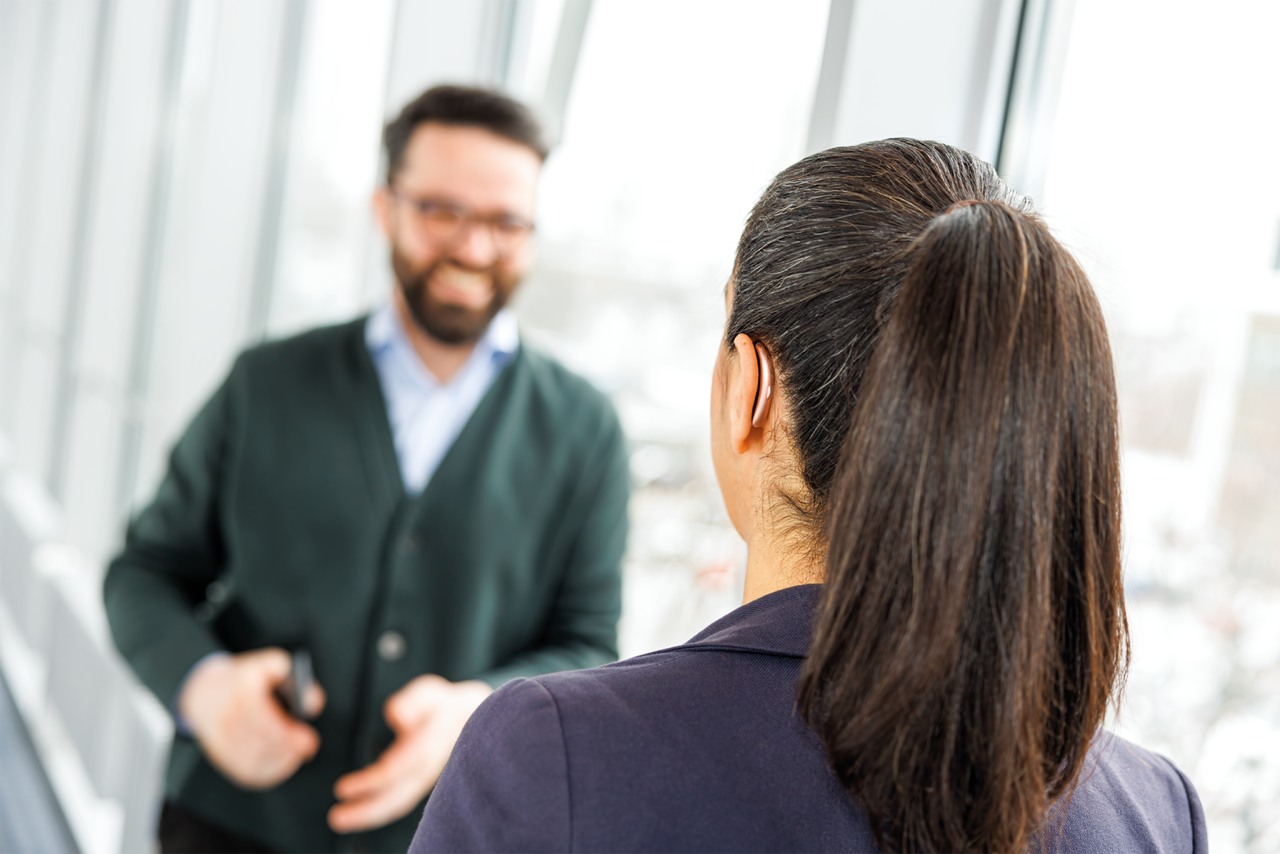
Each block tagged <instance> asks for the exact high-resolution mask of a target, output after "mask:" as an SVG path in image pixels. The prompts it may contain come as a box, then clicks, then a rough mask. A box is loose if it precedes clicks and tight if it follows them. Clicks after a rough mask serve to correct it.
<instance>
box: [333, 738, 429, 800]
mask: <svg viewBox="0 0 1280 854" xmlns="http://www.w3.org/2000/svg"><path fill="white" fill-rule="evenodd" d="M411 761H412V751H411V750H410V747H409V745H408V744H407V743H406V742H405V741H404V740H402V739H396V740H395V741H393V742H391V746H390V747H388V748H387V749H386V750H384V751H383V752H382V755H381V756H379V757H378V759H377V761H376V762H374V763H372V764H370V765H366V766H365V767H363V768H361V769H360V770H359V771H352V772H351V773H350V774H345V775H343V776H342V777H339V778H338V782H337V783H334V785H333V794H334V796H335V797H336V798H338V800H340V801H349V800H354V799H357V798H364V797H367V796H368V795H369V794H370V793H371V792H377V791H380V790H382V789H387V788H390V787H391V786H393V785H395V783H396V782H398V781H399V780H401V779H403V778H404V777H405V774H406V772H407V771H410V770H411V768H410V767H409V766H410V763H411Z"/></svg>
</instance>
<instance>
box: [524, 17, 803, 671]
mask: <svg viewBox="0 0 1280 854" xmlns="http://www.w3.org/2000/svg"><path fill="white" fill-rule="evenodd" d="M827 9H828V3H827V2H826V0H801V2H790V3H786V4H781V3H771V2H739V0H717V2H698V3H687V2H671V0H664V2H646V3H597V4H594V6H593V7H592V10H591V18H590V21H589V23H588V27H587V31H586V35H585V39H584V42H583V46H582V53H581V55H580V57H579V62H578V67H577V74H576V76H575V78H574V90H573V92H572V93H571V97H570V100H569V105H568V109H567V114H566V121H565V128H564V135H563V142H562V144H561V145H560V147H559V149H558V150H557V151H555V152H554V153H553V154H552V156H551V158H550V160H549V161H548V163H547V168H546V172H545V175H544V178H543V184H542V188H541V213H540V217H541V218H540V221H539V224H538V228H539V243H540V253H541V259H540V262H539V264H538V267H537V269H536V271H535V273H534V274H533V275H532V276H531V278H530V281H529V282H528V283H527V284H526V285H525V290H524V294H523V299H522V306H521V309H522V315H521V316H522V320H523V322H524V323H525V325H526V327H527V329H528V331H529V333H530V338H532V339H534V340H535V341H537V342H540V343H543V344H544V345H546V346H549V347H550V348H551V349H553V350H555V351H556V352H557V353H558V354H559V355H560V356H561V357H562V358H564V359H565V360H566V361H567V362H569V363H570V364H571V365H573V366H574V367H575V368H577V369H578V370H580V371H581V372H583V373H585V374H587V375H588V376H590V377H591V378H592V379H593V380H595V381H596V382H597V384H598V385H600V386H601V387H602V388H604V389H606V390H607V391H609V392H610V393H611V394H612V395H613V397H614V400H615V401H616V402H617V404H618V407H619V410H620V412H621V415H622V418H623V421H624V425H625V427H626V430H627V434H628V436H629V437H630V438H631V440H632V443H633V450H634V456H633V461H632V462H633V471H634V473H635V475H636V478H637V481H638V482H639V483H640V484H641V489H640V491H639V492H638V494H637V496H636V499H635V501H634V503H633V511H632V519H633V532H634V533H633V536H632V540H631V542H632V549H631V555H630V558H629V562H628V570H627V597H626V603H625V611H624V617H623V627H622V644H623V654H624V655H630V654H634V653H637V652H642V651H644V650H646V649H651V648H654V647H657V646H663V645H667V644H671V643H680V642H683V641H684V640H687V639H688V638H689V637H690V636H692V635H693V634H694V633H695V632H696V631H697V630H699V629H701V628H702V627H703V626H705V625H706V624H707V622H709V621H710V620H712V619H714V618H715V617H718V616H720V614H722V613H724V612H725V611H728V610H729V609H731V608H733V607H734V606H736V605H737V604H738V602H739V601H740V598H741V597H740V585H741V576H740V567H739V566H738V564H739V563H740V552H739V549H740V548H741V546H740V542H739V541H738V540H737V537H736V535H735V534H734V533H733V531H732V529H731V528H730V527H729V526H728V522H727V520H726V519H725V518H724V514H723V511H722V510H720V509H719V508H720V507H721V502H720V497H719V493H718V491H717V490H716V486H715V482H714V477H713V476H712V473H711V471H710V458H709V455H708V453H707V450H706V448H707V435H708V430H709V427H708V423H707V406H708V405H707V396H708V389H709V388H710V376H711V365H712V362H713V360H714V356H715V349H714V348H715V347H716V342H717V340H718V338H719V335H720V331H721V328H722V326H723V324H724V308H723V287H724V284H725V282H726V280H727V278H728V275H729V271H730V268H731V266H732V263H733V254H734V249H735V245H736V243H737V238H738V234H739V232H740V230H741V228H742V223H743V221H744V219H745V218H746V215H747V213H748V212H749V210H750V208H751V205H752V204H753V203H754V202H755V200H756V198H757V197H758V196H759V194H760V192H761V191H762V190H763V189H764V187H765V186H766V185H767V184H768V182H769V180H770V179H771V178H772V177H773V175H774V174H775V173H776V172H777V171H778V170H779V169H781V168H783V167H784V166H787V165H788V164H790V163H792V162H793V161H795V160H797V159H798V158H799V157H800V156H801V155H802V154H803V151H802V148H803V146H804V142H805V135H806V133H807V130H808V124H809V110H810V106H811V104H812V101H813V92H814V87H815V85H816V82H817V75H818V67H819V63H820V62H821V58H822V47H823V40H824V37H825V32H826V18H827ZM708 508H713V510H709V509H708Z"/></svg>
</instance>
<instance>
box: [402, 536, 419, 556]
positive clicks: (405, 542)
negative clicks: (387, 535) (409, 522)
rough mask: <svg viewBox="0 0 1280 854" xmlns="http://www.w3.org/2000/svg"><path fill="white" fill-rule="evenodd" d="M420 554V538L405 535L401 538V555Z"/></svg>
mask: <svg viewBox="0 0 1280 854" xmlns="http://www.w3.org/2000/svg"><path fill="white" fill-rule="evenodd" d="M417 553H418V538H417V537H415V536H414V535H413V534H405V535H404V536H403V537H401V538H400V554H402V555H406V556H408V555H415V554H417Z"/></svg>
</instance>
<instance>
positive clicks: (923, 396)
mask: <svg viewBox="0 0 1280 854" xmlns="http://www.w3.org/2000/svg"><path fill="white" fill-rule="evenodd" d="M726 333H727V337H726V341H725V342H724V346H725V352H726V356H724V357H722V358H730V359H733V358H738V359H742V358H743V357H744V356H746V355H748V354H750V353H752V352H753V351H754V350H755V345H757V344H758V345H760V348H761V349H762V350H763V351H765V353H767V355H762V356H761V357H760V360H759V362H758V364H760V365H764V364H766V363H768V362H770V361H771V362H772V368H773V370H774V371H775V372H776V374H777V377H776V383H777V386H778V388H777V390H776V394H777V395H778V396H780V398H781V399H783V400H784V401H785V406H784V407H782V412H783V413H784V414H783V415H782V417H783V418H784V420H785V424H784V425H783V433H784V434H785V437H786V446H787V447H786V449H785V450H786V453H785V454H781V455H780V459H783V460H785V461H787V465H789V466H790V468H791V469H792V470H791V471H790V472H787V471H783V472H779V473H778V477H777V480H776V481H775V484H774V486H775V487H776V489H775V491H776V492H778V493H779V494H781V495H782V496H783V500H782V501H775V502H772V503H769V502H766V503H765V504H764V505H763V506H764V507H765V508H766V510H765V511H764V512H766V513H771V514H772V517H771V518H772V520H773V521H772V524H774V525H776V526H778V527H780V528H787V529H789V530H791V531H792V532H795V533H796V534H798V535H801V536H803V537H805V538H806V539H807V540H808V542H809V543H811V545H812V546H813V552H814V553H815V554H824V555H825V574H826V580H827V586H826V591H825V594H824V604H823V607H822V609H821V611H820V614H819V617H818V620H817V625H816V629H815V637H814V643H813V647H812V649H811V652H810V656H809V659H808V661H807V662H806V668H805V672H804V676H803V678H802V680H801V686H800V695H799V699H800V707H801V709H802V711H803V712H804V714H805V715H806V717H807V718H808V719H809V720H810V722H811V724H812V725H813V726H814V728H815V729H816V730H817V732H818V733H819V734H820V736H821V737H822V738H823V740H824V742H825V743H826V745H827V749H828V753H829V754H830V756H831V759H832V763H833V765H834V767H835V770H836V772H837V774H838V775H839V776H840V778H841V780H842V782H843V783H844V784H845V786H846V788H847V789H848V790H849V791H850V792H851V793H852V794H853V795H854V796H855V797H857V798H858V799H859V800H860V801H861V802H862V803H863V804H864V805H865V806H866V807H867V809H868V811H869V812H870V814H871V815H872V816H873V817H874V819H875V822H876V826H877V829H878V832H881V833H882V834H883V840H884V842H885V843H886V844H887V845H889V846H890V847H895V848H896V847H906V848H924V849H930V848H934V849H948V850H969V849H983V848H993V849H997V850H1003V849H1005V848H1013V847H1018V846H1021V845H1022V844H1023V843H1025V841H1026V839H1027V836H1028V834H1029V833H1030V832H1032V831H1033V830H1034V829H1035V828H1036V826H1037V825H1038V824H1039V822H1040V821H1041V820H1042V818H1043V815H1044V812H1045V808H1046V803H1047V799H1049V798H1053V797H1055V796H1057V795H1058V794H1060V793H1061V792H1063V791H1064V790H1065V789H1067V788H1068V787H1069V786H1070V785H1071V783H1072V782H1073V781H1074V779H1075V778H1076V775H1077V773H1078V771H1079V768H1080V766H1081V763H1082V761H1083V758H1084V753H1085V751H1086V750H1087V747H1088V744H1089V741H1090V739H1091V737H1092V735H1093V733H1094V731H1095V730H1096V728H1097V727H1098V726H1099V725H1100V724H1101V721H1102V717H1103V715H1104V712H1105V708H1106V703H1107V700H1108V698H1109V697H1110V696H1111V694H1112V691H1113V689H1114V687H1115V686H1116V685H1117V683H1118V681H1119V679H1120V678H1121V676H1122V673H1123V669H1124V664H1125V661H1126V655H1127V653H1126V647H1125V623H1124V611H1123V602H1122V592H1121V588H1120V570H1119V522H1120V505H1119V498H1120V494H1119V479H1118V441H1117V434H1116V404H1115V390H1114V379H1113V373H1112V366H1111V357H1110V350H1109V347H1108V344H1107V337H1106V329H1105V325H1104V323H1103V320H1102V316H1101V312H1100V310H1099V307H1098V304H1097V300H1096V298H1095V297H1094V295H1093V292H1092V290H1091V288H1090V286H1089V284H1088V281H1087V279H1086V278H1085V276H1084V274H1083V273H1082V271H1081V270H1080V268H1079V267H1078V265H1077V264H1076V263H1075V262H1074V260H1073V259H1072V258H1071V256H1070V255H1069V254H1068V253H1067V252H1066V251H1065V250H1064V249H1063V248H1062V246H1061V245H1060V244H1058V243H1057V241H1056V240H1054V238H1053V237H1052V236H1051V235H1050V234H1049V232H1048V230H1047V229H1046V228H1045V226H1044V225H1043V223H1042V222H1040V220H1039V219H1038V218H1037V217H1036V216H1035V214H1034V213H1033V212H1032V211H1031V209H1030V207H1029V205H1028V203H1027V201H1026V200H1025V199H1024V198H1023V197H1021V196H1019V195H1018V194H1016V193H1015V192H1014V191H1012V190H1011V189H1010V188H1009V187H1008V186H1007V185H1005V184H1004V183H1003V182H1002V181H1001V180H1000V178H999V177H998V176H997V175H996V173H995V172H994V171H993V170H992V169H991V168H990V167H989V166H987V165H986V164H984V163H982V162H980V161H978V160H976V159H975V158H973V157H972V156H970V155H968V154H966V153H964V152H962V151H958V150H956V149H953V148H950V147H948V146H944V145H940V144H937V143H928V142H918V141H915V140H886V141H883V142H878V143H871V144H868V145H862V146H856V147H852V148H840V149H832V150H830V151H826V152H823V153H821V154H817V155H814V156H812V157H809V158H807V159H805V160H803V161H801V162H800V163H797V164H796V165H794V166H792V167H791V168H789V169H787V170H785V171H784V172H783V173H781V174H780V175H779V176H778V177H777V179H775V181H774V182H773V184H772V185H771V186H770V187H769V189H768V190H767V191H766V192H765V194H764V196H763V197H762V198H761V200H760V202H759V203H758V204H757V205H756V208H755V210H754V211H753V212H752V214H751V217H750V219H749V220H748V222H747V226H746V229H745V231H744V233H743V236H742V239H741V241H740V243H739V247H738V258H737V264H736V269H735V274H734V279H733V282H732V288H731V305H730V308H729V319H728V325H727V329H726ZM741 336H745V338H744V337H741ZM744 342H749V346H744Z"/></svg>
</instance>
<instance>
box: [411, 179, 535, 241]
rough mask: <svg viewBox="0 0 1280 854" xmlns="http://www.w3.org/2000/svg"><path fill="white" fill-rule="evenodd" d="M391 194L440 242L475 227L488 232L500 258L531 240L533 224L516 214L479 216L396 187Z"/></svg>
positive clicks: (457, 206) (425, 232) (423, 228)
mask: <svg viewBox="0 0 1280 854" xmlns="http://www.w3.org/2000/svg"><path fill="white" fill-rule="evenodd" d="M387 189H388V191H389V192H390V193H391V195H392V196H393V197H395V199H396V200H397V201H401V202H404V203H405V204H406V205H408V206H409V208H410V210H412V211H413V214H414V220H415V222H416V223H417V225H418V227H419V228H420V229H421V230H422V232H423V233H424V234H426V235H427V236H428V237H430V238H432V239H433V240H436V241H439V242H440V243H445V244H451V243H456V242H458V241H459V240H461V239H462V238H463V236H464V235H465V234H466V233H467V230H468V229H470V228H471V227H472V226H475V225H483V226H486V227H487V228H488V229H489V236H490V237H491V238H492V239H493V246H494V249H495V250H496V251H497V253H498V254H499V255H510V254H511V253H513V252H515V251H517V250H519V249H520V248H521V247H523V246H524V245H525V244H526V243H527V242H528V241H529V235H531V234H533V223H532V222H530V221H529V220H527V219H524V218H523V217H519V216H516V215H515V214H506V213H501V214H492V215H490V216H480V215H478V214H476V213H473V212H472V211H470V210H468V209H467V208H465V207H463V206H461V205H455V204H453V203H452V202H445V201H439V200H437V199H420V198H418V197H416V196H410V195H407V194H405V193H402V192H400V191H399V190H397V189H396V188H395V187H388V188H387Z"/></svg>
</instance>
